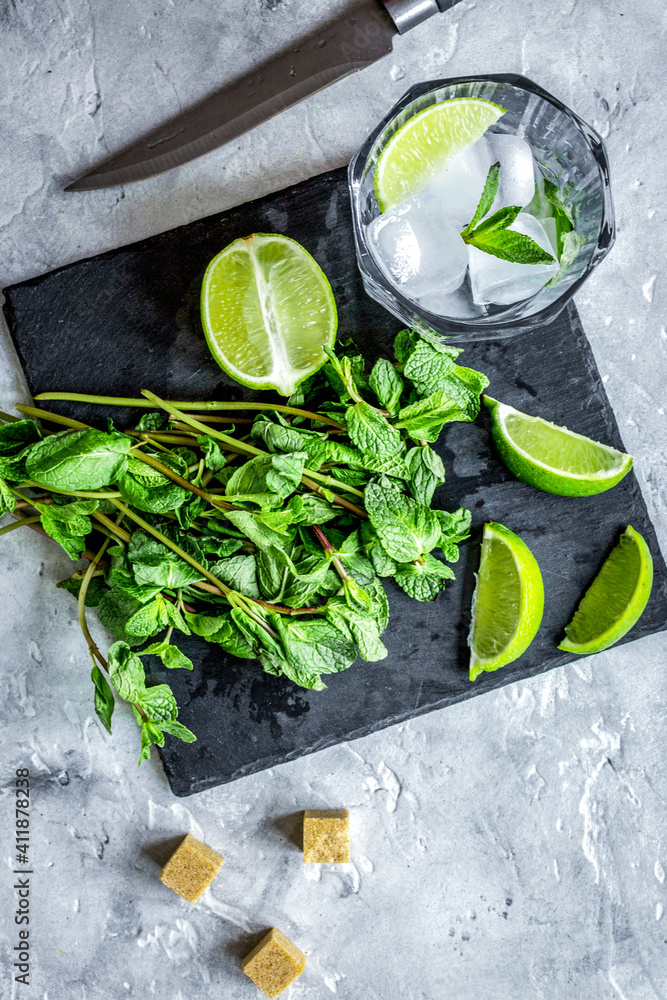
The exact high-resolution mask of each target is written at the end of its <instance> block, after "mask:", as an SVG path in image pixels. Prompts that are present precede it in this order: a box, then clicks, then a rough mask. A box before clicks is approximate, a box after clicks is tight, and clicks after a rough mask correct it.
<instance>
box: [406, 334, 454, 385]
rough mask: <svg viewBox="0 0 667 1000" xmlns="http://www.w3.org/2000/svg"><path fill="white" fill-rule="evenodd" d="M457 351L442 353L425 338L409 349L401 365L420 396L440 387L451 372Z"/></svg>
mask: <svg viewBox="0 0 667 1000" xmlns="http://www.w3.org/2000/svg"><path fill="white" fill-rule="evenodd" d="M459 353H460V352H459V351H456V352H452V354H443V353H442V352H441V351H436V350H435V348H434V347H433V346H432V345H431V344H429V343H427V342H426V341H425V340H420V341H419V342H418V343H417V344H415V346H414V347H413V348H412V350H411V351H410V354H409V355H408V356H407V358H406V361H405V364H404V366H403V373H404V375H405V376H406V378H409V379H410V381H411V382H412V384H413V385H414V387H415V389H416V390H417V392H418V393H419V395H420V396H430V395H431V393H433V392H436V391H437V390H438V389H442V387H443V380H444V379H445V377H446V376H447V375H448V374H449V372H451V370H452V368H453V367H454V362H455V358H456V356H457V355H458V354H459Z"/></svg>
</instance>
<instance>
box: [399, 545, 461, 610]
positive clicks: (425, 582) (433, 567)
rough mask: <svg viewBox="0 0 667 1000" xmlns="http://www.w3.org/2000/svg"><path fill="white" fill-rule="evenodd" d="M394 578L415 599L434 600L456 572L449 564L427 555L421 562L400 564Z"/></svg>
mask: <svg viewBox="0 0 667 1000" xmlns="http://www.w3.org/2000/svg"><path fill="white" fill-rule="evenodd" d="M394 579H395V580H396V583H397V584H398V585H399V587H400V588H401V589H402V590H404V591H405V593H406V594H407V595H408V596H409V597H412V598H414V600H415V601H434V600H435V599H436V597H437V596H438V594H439V593H440V592H441V591H442V590H444V588H445V583H446V581H447V580H453V579H454V573H453V572H452V570H451V569H450V568H449V566H445V564H444V563H441V562H440V561H439V560H438V559H435V558H434V557H433V556H432V555H427V556H426V557H425V559H423V560H420V561H419V562H412V563H407V564H405V565H403V566H399V567H398V569H397V570H396V575H395V577H394Z"/></svg>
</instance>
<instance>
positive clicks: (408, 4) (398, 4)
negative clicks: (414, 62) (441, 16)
mask: <svg viewBox="0 0 667 1000" xmlns="http://www.w3.org/2000/svg"><path fill="white" fill-rule="evenodd" d="M454 2H456V0H454ZM382 3H383V5H384V6H385V7H386V9H387V13H388V14H389V16H390V18H391V19H392V21H393V22H394V24H395V25H396V28H397V29H398V32H399V34H400V35H403V34H405V32H406V31H409V30H410V28H415V27H416V26H417V25H418V24H421V23H422V21H426V20H427V19H428V18H429V17H432V16H433V15H434V14H438V13H439V12H440V11H441V10H446V9H447V8H448V7H451V6H452V0H382Z"/></svg>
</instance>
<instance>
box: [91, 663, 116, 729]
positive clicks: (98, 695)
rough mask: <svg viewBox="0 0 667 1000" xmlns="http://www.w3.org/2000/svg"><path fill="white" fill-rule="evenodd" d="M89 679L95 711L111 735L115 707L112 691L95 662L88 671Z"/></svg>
mask: <svg viewBox="0 0 667 1000" xmlns="http://www.w3.org/2000/svg"><path fill="white" fill-rule="evenodd" d="M90 679H91V680H92V682H93V684H94V685H95V712H96V714H97V717H98V719H99V720H100V722H101V723H102V725H103V726H104V728H105V729H106V731H107V732H108V733H109V735H111V716H112V715H113V710H114V708H115V702H114V697H113V691H112V690H111V688H110V687H109V685H108V683H107V680H106V678H105V676H104V674H103V673H102V671H101V670H100V668H99V667H98V666H97V664H95V666H94V667H93V669H92V670H91V672H90Z"/></svg>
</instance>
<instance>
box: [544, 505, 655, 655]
mask: <svg viewBox="0 0 667 1000" xmlns="http://www.w3.org/2000/svg"><path fill="white" fill-rule="evenodd" d="M652 586H653V559H652V558H651V553H650V552H649V547H648V545H647V544H646V542H645V541H644V539H643V538H642V536H641V535H640V534H639V532H638V531H635V529H634V528H633V527H632V526H630V525H628V527H627V528H626V529H625V531H624V532H623V534H622V535H621V539H620V541H619V543H618V545H617V546H616V548H615V549H614V550H613V551H612V553H611V555H610V556H609V557H608V558H607V560H606V562H605V563H604V565H603V566H602V569H601V570H600V572H599V573H598V575H597V576H596V577H595V579H594V580H593V582H592V584H591V585H590V587H589V588H588V590H587V591H586V593H585V594H584V596H583V597H582V599H581V601H580V603H579V607H578V608H577V610H576V611H575V613H574V617H573V619H572V621H571V622H570V624H569V625H566V626H565V634H566V636H567V638H566V639H564V640H563V641H562V642H561V644H560V645H559V647H558V648H559V649H564V650H566V651H567V652H569V653H582V654H585V653H599V652H600V651H601V650H603V649H607V648H608V647H609V646H613V645H614V643H615V642H618V640H619V639H622V638H623V636H624V635H625V633H626V632H629V631H630V629H631V628H632V626H633V625H635V624H636V622H638V621H639V619H640V617H641V615H642V613H643V611H644V608H645V607H646V604H647V602H648V599H649V597H650V595H651V588H652Z"/></svg>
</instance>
